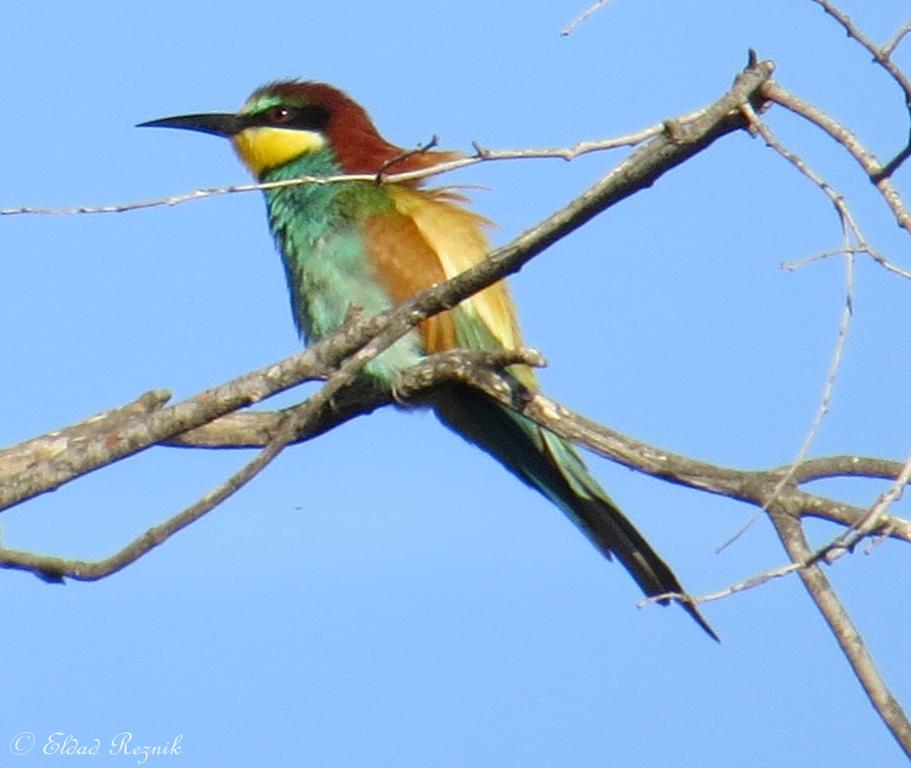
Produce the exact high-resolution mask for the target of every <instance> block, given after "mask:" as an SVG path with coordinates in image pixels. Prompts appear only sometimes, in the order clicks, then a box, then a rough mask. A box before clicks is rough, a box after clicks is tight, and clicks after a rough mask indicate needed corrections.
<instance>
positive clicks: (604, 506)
mask: <svg viewBox="0 0 911 768" xmlns="http://www.w3.org/2000/svg"><path fill="white" fill-rule="evenodd" d="M433 402H434V409H435V411H436V413H437V415H438V416H439V418H440V420H441V421H443V423H445V424H446V425H447V426H449V427H450V428H452V429H453V430H455V431H456V432H458V433H459V434H461V435H462V436H463V437H465V438H466V439H468V440H469V441H471V442H472V443H475V444H476V445H478V446H480V447H481V448H483V449H484V450H485V451H487V452H488V453H490V454H491V455H492V456H493V457H494V458H496V459H497V460H498V461H499V462H501V463H502V464H503V465H504V466H505V467H506V468H507V469H509V470H510V472H512V473H513V474H514V475H516V476H517V477H518V478H519V479H521V480H522V481H524V482H525V483H527V484H528V485H530V486H531V487H533V488H535V489H536V490H538V491H540V492H541V493H542V494H544V495H545V496H546V497H547V498H549V499H550V500H551V501H553V502H554V504H556V505H557V506H558V507H560V509H562V510H563V511H564V512H565V513H566V514H567V516H568V517H569V518H570V519H571V520H572V521H573V522H574V523H575V524H576V525H577V526H578V527H579V528H580V529H581V530H582V531H583V533H585V535H586V536H588V538H589V539H590V540H591V541H592V542H593V543H594V544H595V546H596V547H598V549H599V550H600V551H601V552H602V553H603V554H604V555H605V556H606V557H607V558H608V559H611V555H612V554H613V555H616V556H617V558H618V559H619V560H620V562H621V563H623V565H624V567H625V568H626V570H627V571H629V573H630V575H631V576H632V577H633V578H634V579H635V580H636V583H637V584H638V585H639V586H640V588H641V589H642V591H643V592H644V593H645V594H646V595H648V596H650V597H651V596H654V595H660V594H664V593H666V592H677V593H680V594H684V590H683V587H682V586H681V585H680V582H679V581H678V580H677V577H676V576H675V575H674V572H673V571H672V570H671V569H670V567H669V566H668V565H667V563H665V562H664V560H662V559H661V557H660V556H659V555H658V553H657V552H655V550H654V549H652V547H651V545H650V544H649V543H648V542H647V541H646V540H645V537H643V536H642V534H641V533H639V531H638V530H636V527H635V526H634V525H633V524H632V523H631V522H630V521H629V520H628V519H627V518H626V516H625V515H624V514H623V513H622V512H621V511H620V510H619V509H618V508H617V506H616V505H615V504H614V502H613V501H611V499H610V497H609V496H608V495H607V494H606V493H605V492H604V490H603V489H602V488H601V486H600V485H598V483H597V481H596V480H595V479H594V478H593V477H592V476H591V475H590V474H589V472H588V469H587V468H586V466H585V464H584V463H583V461H582V459H581V458H580V457H579V454H578V453H576V451H575V450H574V449H573V448H572V446H570V445H569V444H568V443H566V442H565V441H563V440H562V439H561V438H559V437H558V436H557V435H555V434H554V433H553V432H549V431H548V430H546V429H542V428H541V427H539V426H538V425H537V424H535V423H533V422H531V421H529V420H528V419H526V418H524V417H523V416H520V415H519V414H516V413H513V412H512V411H510V410H508V409H506V408H503V407H502V406H500V405H499V404H497V403H495V402H494V401H493V400H491V399H490V398H488V397H486V396H484V395H482V394H480V393H478V392H476V391H474V390H470V389H467V388H462V387H452V388H449V389H446V390H444V391H443V392H441V393H440V394H439V395H436V396H434V398H433ZM664 602H667V601H664ZM681 605H683V607H684V609H685V610H686V611H687V613H689V614H690V616H692V617H693V618H694V619H695V620H696V622H697V623H698V624H699V626H701V627H702V628H703V629H704V630H705V631H706V632H707V633H708V634H709V635H710V636H711V637H712V638H714V639H715V640H718V636H717V635H716V634H715V632H714V631H713V630H712V628H711V627H710V626H709V625H708V623H707V622H706V621H705V619H703V618H702V616H701V615H700V614H699V611H697V610H696V608H695V607H694V606H692V605H690V604H689V603H681Z"/></svg>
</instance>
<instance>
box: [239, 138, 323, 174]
mask: <svg viewBox="0 0 911 768" xmlns="http://www.w3.org/2000/svg"><path fill="white" fill-rule="evenodd" d="M231 143H232V144H234V149H235V151H236V152H237V154H238V155H239V156H240V159H241V160H242V161H243V163H244V165H246V166H247V168H249V169H250V170H251V171H252V172H253V174H254V175H256V176H262V174H263V173H264V172H265V171H267V170H268V169H269V168H275V167H276V166H279V165H284V164H285V163H287V162H288V161H289V160H293V159H294V158H295V157H299V156H300V155H304V154H306V153H308V152H315V151H316V150H318V149H321V148H322V147H324V146H325V145H326V138H325V137H324V136H323V135H322V134H320V133H317V132H316V131H299V130H293V129H291V128H271V127H268V126H263V127H256V128H245V129H244V130H242V131H241V132H240V133H238V134H236V135H235V136H233V137H232V139H231Z"/></svg>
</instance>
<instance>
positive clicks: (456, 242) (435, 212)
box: [388, 186, 534, 387]
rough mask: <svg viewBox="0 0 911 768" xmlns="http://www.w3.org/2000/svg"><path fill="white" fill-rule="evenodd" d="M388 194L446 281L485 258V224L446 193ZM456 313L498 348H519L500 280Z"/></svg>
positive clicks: (525, 376)
mask: <svg viewBox="0 0 911 768" xmlns="http://www.w3.org/2000/svg"><path fill="white" fill-rule="evenodd" d="M388 189H389V195H390V197H391V198H392V200H393V202H394V203H395V206H396V208H397V209H398V211H399V212H401V213H402V214H404V215H405V216H407V217H408V218H410V219H411V220H412V221H413V222H414V223H415V225H416V226H417V228H418V230H419V231H420V233H421V235H422V236H423V237H424V239H425V240H426V241H427V243H428V245H430V247H431V249H432V250H433V251H434V252H435V253H436V256H437V258H438V259H439V262H440V265H441V266H442V268H443V273H444V274H445V276H446V278H447V279H448V278H451V277H454V276H455V275H458V274H459V273H461V272H464V271H465V270H466V269H469V268H470V267H473V266H474V265H475V264H478V263H479V262H481V261H483V260H484V258H485V257H486V256H487V254H488V252H489V251H490V243H489V242H488V240H487V237H486V236H485V234H484V227H485V226H489V224H490V222H489V221H488V220H487V219H485V218H484V217H483V216H479V215H478V214H476V213H473V212H472V211H469V210H467V209H465V208H463V207H461V206H460V205H456V204H454V203H452V202H450V200H449V199H447V197H448V198H450V199H451V198H452V195H451V194H447V193H446V192H444V191H437V192H433V191H424V190H418V189H411V188H409V187H392V186H390V187H389V188H388ZM459 309H461V310H462V311H464V312H467V313H471V314H474V315H475V316H476V317H477V318H478V320H480V322H481V323H483V325H484V326H485V328H486V329H487V330H488V331H489V332H490V334H491V335H492V336H493V338H494V339H495V340H496V342H497V343H498V344H499V345H500V346H501V347H504V348H506V349H516V348H517V347H520V346H521V345H522V336H521V332H520V331H519V326H518V322H517V319H516V310H515V305H514V304H513V302H512V299H511V298H510V295H509V289H508V287H507V285H506V282H505V281H503V280H501V281H500V282H498V283H495V284H494V285H491V286H489V287H488V288H485V289H484V290H483V291H481V292H479V293H477V294H475V295H474V296H471V297H470V298H468V299H466V300H465V301H464V302H462V303H461V304H460V305H459ZM428 351H429V352H434V351H438V350H434V349H428ZM515 368H516V369H517V370H515V373H516V374H518V375H519V378H520V379H521V380H522V382H523V383H524V384H525V385H526V386H530V387H531V386H534V376H533V374H532V373H531V371H530V370H529V369H527V368H524V367H521V366H515ZM518 369H521V370H518Z"/></svg>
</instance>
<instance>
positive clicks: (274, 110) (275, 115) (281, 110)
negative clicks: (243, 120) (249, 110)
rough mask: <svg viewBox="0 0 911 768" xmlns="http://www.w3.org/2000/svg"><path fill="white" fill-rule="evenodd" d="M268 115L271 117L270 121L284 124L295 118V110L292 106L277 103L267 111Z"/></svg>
mask: <svg viewBox="0 0 911 768" xmlns="http://www.w3.org/2000/svg"><path fill="white" fill-rule="evenodd" d="M266 117H267V118H268V119H269V122H270V123H274V124H278V125H280V124H282V123H289V122H291V120H292V119H293V118H294V110H293V109H291V107H286V106H285V105H284V104H276V105H275V106H274V107H270V108H269V110H268V111H267V112H266Z"/></svg>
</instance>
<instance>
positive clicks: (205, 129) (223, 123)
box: [136, 112, 247, 137]
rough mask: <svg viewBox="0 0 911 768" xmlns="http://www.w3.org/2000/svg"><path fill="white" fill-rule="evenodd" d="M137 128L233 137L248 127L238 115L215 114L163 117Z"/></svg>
mask: <svg viewBox="0 0 911 768" xmlns="http://www.w3.org/2000/svg"><path fill="white" fill-rule="evenodd" d="M136 127H137V128H183V129H184V130H187V131H200V132H201V133H211V134H213V135H215V136H227V137H231V136H234V135H235V134H237V133H240V132H241V131H242V130H243V129H244V128H246V127H247V125H246V122H245V121H244V119H243V118H242V117H240V116H238V115H231V114H226V113H218V112H213V113H211V114H206V115H177V116H176V117H162V118H160V119H158V120H149V121H148V122H146V123H139V124H138V125H137V126H136Z"/></svg>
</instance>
